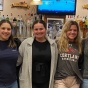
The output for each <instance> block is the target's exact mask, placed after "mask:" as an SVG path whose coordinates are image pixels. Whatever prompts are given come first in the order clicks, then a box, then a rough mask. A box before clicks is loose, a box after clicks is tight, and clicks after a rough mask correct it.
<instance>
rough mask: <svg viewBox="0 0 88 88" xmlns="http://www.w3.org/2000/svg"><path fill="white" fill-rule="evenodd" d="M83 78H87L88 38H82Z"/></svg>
mask: <svg viewBox="0 0 88 88" xmlns="http://www.w3.org/2000/svg"><path fill="white" fill-rule="evenodd" d="M82 45H83V56H82V57H83V59H84V61H83V69H82V72H83V78H88V38H86V39H84V40H83V43H82Z"/></svg>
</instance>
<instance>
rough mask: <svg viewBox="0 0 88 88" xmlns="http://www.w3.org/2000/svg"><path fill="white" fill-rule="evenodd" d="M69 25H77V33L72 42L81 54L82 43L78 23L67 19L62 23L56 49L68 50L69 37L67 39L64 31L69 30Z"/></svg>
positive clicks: (60, 50)
mask: <svg viewBox="0 0 88 88" xmlns="http://www.w3.org/2000/svg"><path fill="white" fill-rule="evenodd" d="M71 25H76V26H77V30H78V34H77V37H76V38H75V41H74V42H75V44H76V45H77V46H78V51H79V53H80V54H81V51H82V50H81V49H82V45H81V36H80V29H79V25H78V23H77V22H76V21H68V22H66V23H65V24H64V26H63V28H62V32H61V35H60V37H59V38H58V41H57V45H58V50H59V52H66V51H67V50H68V45H69V39H68V37H67V35H66V33H67V31H69V30H70V27H71Z"/></svg>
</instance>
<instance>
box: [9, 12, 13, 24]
mask: <svg viewBox="0 0 88 88" xmlns="http://www.w3.org/2000/svg"><path fill="white" fill-rule="evenodd" d="M9 20H10V22H11V23H12V22H13V14H12V13H11V17H10V19H9Z"/></svg>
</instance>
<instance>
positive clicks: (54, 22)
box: [47, 18, 64, 39]
mask: <svg viewBox="0 0 88 88" xmlns="http://www.w3.org/2000/svg"><path fill="white" fill-rule="evenodd" d="M63 24H64V19H63V18H47V36H49V37H50V38H51V39H56V38H57V37H59V36H60V33H61V31H62V27H63Z"/></svg>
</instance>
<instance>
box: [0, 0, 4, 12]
mask: <svg viewBox="0 0 88 88" xmlns="http://www.w3.org/2000/svg"><path fill="white" fill-rule="evenodd" d="M3 2H4V0H0V11H2V10H3Z"/></svg>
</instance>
